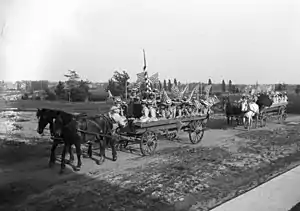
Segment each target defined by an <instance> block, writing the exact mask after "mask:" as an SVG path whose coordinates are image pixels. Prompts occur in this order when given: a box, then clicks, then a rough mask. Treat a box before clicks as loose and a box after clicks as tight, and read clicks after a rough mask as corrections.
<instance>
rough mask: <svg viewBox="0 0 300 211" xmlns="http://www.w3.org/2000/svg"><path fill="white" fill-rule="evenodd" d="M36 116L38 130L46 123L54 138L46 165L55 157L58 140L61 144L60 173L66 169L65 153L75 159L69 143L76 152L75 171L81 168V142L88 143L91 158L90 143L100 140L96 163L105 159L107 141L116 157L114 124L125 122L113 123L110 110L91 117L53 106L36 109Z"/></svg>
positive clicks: (42, 128)
mask: <svg viewBox="0 0 300 211" xmlns="http://www.w3.org/2000/svg"><path fill="white" fill-rule="evenodd" d="M36 116H37V118H38V120H39V121H38V129H37V132H38V133H39V134H42V133H43V131H44V129H45V127H46V126H47V125H48V124H49V128H50V133H51V136H52V137H54V141H53V144H52V147H51V154H50V161H49V166H50V167H52V166H53V164H54V163H55V160H56V156H55V150H56V148H57V146H58V144H59V143H61V142H62V143H63V144H64V147H63V151H62V157H61V170H60V172H61V173H63V172H64V170H65V164H66V161H65V156H66V153H67V152H69V154H70V162H71V163H72V162H73V161H74V155H73V152H72V149H71V147H72V145H75V148H76V154H77V165H76V167H74V170H76V171H78V170H80V167H81V165H82V162H81V154H82V151H81V144H82V143H87V144H88V155H89V157H90V158H92V143H93V141H96V140H97V141H99V146H100V159H99V160H97V161H96V163H97V164H98V165H100V164H101V163H103V162H104V160H105V149H106V145H107V144H109V145H110V146H111V149H112V157H113V158H112V160H113V161H116V160H117V152H116V148H115V147H116V141H117V138H116V137H115V136H114V131H115V127H114V125H116V124H117V125H118V127H125V125H126V122H115V120H114V119H113V118H112V117H111V115H110V113H108V114H103V115H98V116H94V117H88V116H78V117H76V116H74V115H72V114H69V113H67V112H64V111H58V110H52V109H38V111H37V113H36Z"/></svg>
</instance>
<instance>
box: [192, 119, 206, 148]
mask: <svg viewBox="0 0 300 211" xmlns="http://www.w3.org/2000/svg"><path fill="white" fill-rule="evenodd" d="M203 135H204V128H203V124H202V121H192V122H191V123H190V129H189V138H190V141H191V142H192V143H193V144H197V143H199V142H200V141H201V140H202V138H203Z"/></svg>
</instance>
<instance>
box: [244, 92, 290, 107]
mask: <svg viewBox="0 0 300 211" xmlns="http://www.w3.org/2000/svg"><path fill="white" fill-rule="evenodd" d="M260 95H266V96H268V97H269V99H270V100H271V101H272V105H276V104H280V103H288V97H287V92H282V93H281V92H277V91H276V92H261V93H257V94H253V95H243V96H242V98H241V99H240V102H241V101H244V100H248V101H253V102H257V100H258V98H259V97H260Z"/></svg>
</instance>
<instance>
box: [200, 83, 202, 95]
mask: <svg viewBox="0 0 300 211" xmlns="http://www.w3.org/2000/svg"><path fill="white" fill-rule="evenodd" d="M200 93H201V96H202V82H201V83H200Z"/></svg>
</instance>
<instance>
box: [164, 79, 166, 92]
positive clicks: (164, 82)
mask: <svg viewBox="0 0 300 211" xmlns="http://www.w3.org/2000/svg"><path fill="white" fill-rule="evenodd" d="M164 90H167V81H166V79H165V80H164Z"/></svg>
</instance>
